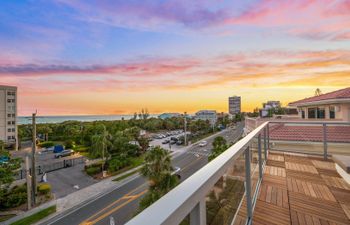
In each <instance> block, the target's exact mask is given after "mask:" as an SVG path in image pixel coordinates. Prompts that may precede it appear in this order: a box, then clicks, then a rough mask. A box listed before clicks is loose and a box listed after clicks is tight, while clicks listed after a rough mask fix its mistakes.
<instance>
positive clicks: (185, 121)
mask: <svg viewBox="0 0 350 225" xmlns="http://www.w3.org/2000/svg"><path fill="white" fill-rule="evenodd" d="M186 117H187V113H186V112H185V113H184V126H185V128H184V130H185V146H187V118H186Z"/></svg>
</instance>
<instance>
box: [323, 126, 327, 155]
mask: <svg viewBox="0 0 350 225" xmlns="http://www.w3.org/2000/svg"><path fill="white" fill-rule="evenodd" d="M327 156H328V153H327V124H326V123H323V158H324V159H325V160H327Z"/></svg>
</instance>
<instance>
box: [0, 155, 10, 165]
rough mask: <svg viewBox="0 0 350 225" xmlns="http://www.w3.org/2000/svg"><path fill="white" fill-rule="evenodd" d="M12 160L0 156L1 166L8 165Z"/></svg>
mask: <svg viewBox="0 0 350 225" xmlns="http://www.w3.org/2000/svg"><path fill="white" fill-rule="evenodd" d="M9 160H10V158H9V157H7V156H0V164H6V163H8V161H9Z"/></svg>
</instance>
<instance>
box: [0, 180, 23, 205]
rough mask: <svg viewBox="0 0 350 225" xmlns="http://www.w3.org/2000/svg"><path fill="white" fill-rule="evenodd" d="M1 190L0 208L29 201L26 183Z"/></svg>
mask: <svg viewBox="0 0 350 225" xmlns="http://www.w3.org/2000/svg"><path fill="white" fill-rule="evenodd" d="M0 190H1V191H0V209H2V208H3V209H7V208H15V207H17V206H20V205H22V204H24V203H26V202H27V192H26V191H27V189H26V185H21V186H14V187H13V188H11V189H7V190H6V189H0Z"/></svg>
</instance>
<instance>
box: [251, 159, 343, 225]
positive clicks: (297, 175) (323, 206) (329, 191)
mask: <svg viewBox="0 0 350 225" xmlns="http://www.w3.org/2000/svg"><path fill="white" fill-rule="evenodd" d="M283 159H284V161H283ZM269 161H270V162H269ZM283 162H284V165H285V166H283V165H282V163H283ZM253 224H272V225H275V224H278V225H279V224H282V225H284V224H289V225H346V224H347V225H349V224H350V187H349V185H348V184H347V183H346V182H345V181H344V180H343V179H342V178H341V177H340V176H339V174H338V173H337V171H336V170H335V167H334V163H333V162H332V161H331V160H327V161H325V160H323V159H322V158H317V157H308V156H305V155H300V154H291V153H284V155H282V154H270V155H269V158H268V162H267V164H266V167H265V171H264V177H263V181H262V183H261V186H260V191H259V196H258V200H257V203H256V206H255V210H254V215H253Z"/></svg>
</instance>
